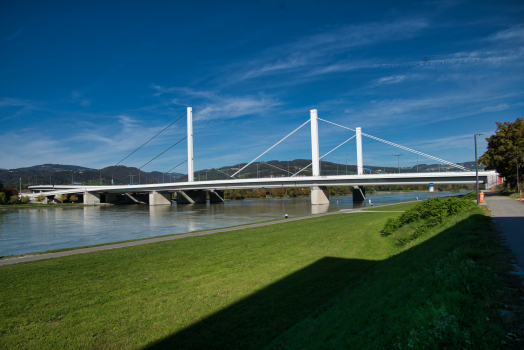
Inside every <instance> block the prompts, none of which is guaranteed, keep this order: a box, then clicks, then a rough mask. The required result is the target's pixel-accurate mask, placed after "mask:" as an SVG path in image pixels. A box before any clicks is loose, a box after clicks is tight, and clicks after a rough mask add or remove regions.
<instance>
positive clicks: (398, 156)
mask: <svg viewBox="0 0 524 350" xmlns="http://www.w3.org/2000/svg"><path fill="white" fill-rule="evenodd" d="M393 155H394V156H395V157H397V161H398V173H399V174H400V156H403V155H404V153H401V154H393Z"/></svg>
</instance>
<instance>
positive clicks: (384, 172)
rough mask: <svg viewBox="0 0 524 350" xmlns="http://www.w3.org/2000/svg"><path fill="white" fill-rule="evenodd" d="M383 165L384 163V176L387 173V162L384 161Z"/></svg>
mask: <svg viewBox="0 0 524 350" xmlns="http://www.w3.org/2000/svg"><path fill="white" fill-rule="evenodd" d="M382 163H384V174H385V173H386V162H385V161H382Z"/></svg>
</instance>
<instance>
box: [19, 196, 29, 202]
mask: <svg viewBox="0 0 524 350" xmlns="http://www.w3.org/2000/svg"><path fill="white" fill-rule="evenodd" d="M20 202H22V204H27V203H29V197H28V196H23V197H22V198H21V199H20Z"/></svg>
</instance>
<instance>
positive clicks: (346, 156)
mask: <svg viewBox="0 0 524 350" xmlns="http://www.w3.org/2000/svg"><path fill="white" fill-rule="evenodd" d="M347 174H348V154H347V153H346V175H347Z"/></svg>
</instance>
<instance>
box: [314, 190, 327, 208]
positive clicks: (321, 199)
mask: <svg viewBox="0 0 524 350" xmlns="http://www.w3.org/2000/svg"><path fill="white" fill-rule="evenodd" d="M311 204H313V205H317V204H321V205H323V204H329V191H328V188H327V186H312V187H311Z"/></svg>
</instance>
